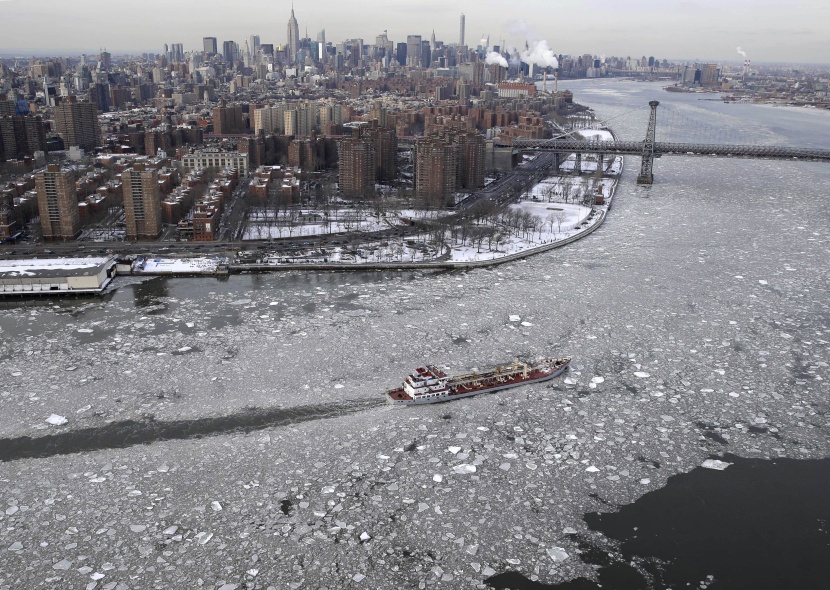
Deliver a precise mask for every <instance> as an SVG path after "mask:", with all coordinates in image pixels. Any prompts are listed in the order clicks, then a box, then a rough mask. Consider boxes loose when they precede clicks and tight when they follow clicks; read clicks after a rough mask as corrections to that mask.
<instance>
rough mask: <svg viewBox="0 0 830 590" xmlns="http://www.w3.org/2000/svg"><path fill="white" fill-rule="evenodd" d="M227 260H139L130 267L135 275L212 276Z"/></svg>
mask: <svg viewBox="0 0 830 590" xmlns="http://www.w3.org/2000/svg"><path fill="white" fill-rule="evenodd" d="M227 262H228V259H227V258H139V259H137V260H136V261H135V262H134V263H133V266H132V270H133V273H135V274H154V275H157V274H214V273H215V272H216V267H217V266H219V265H220V264H227Z"/></svg>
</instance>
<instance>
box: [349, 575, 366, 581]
mask: <svg viewBox="0 0 830 590" xmlns="http://www.w3.org/2000/svg"><path fill="white" fill-rule="evenodd" d="M365 577H366V576H364V575H363V574H355V575H353V576H352V580H354V581H355V582H362V581H363V579H364V578H365Z"/></svg>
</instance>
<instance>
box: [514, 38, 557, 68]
mask: <svg viewBox="0 0 830 590" xmlns="http://www.w3.org/2000/svg"><path fill="white" fill-rule="evenodd" d="M521 57H522V61H523V62H525V63H526V64H536V65H537V66H540V67H543V68H546V67H551V68H558V67H559V60H558V59H556V55H555V54H554V53H553V51H551V49H550V48H549V47H548V42H547V41H545V40H544V39H543V40H541V41H537V42H535V43H534V44H533V45H532V46H531V47H529V48H528V49H525V50H524V51H522V53H521Z"/></svg>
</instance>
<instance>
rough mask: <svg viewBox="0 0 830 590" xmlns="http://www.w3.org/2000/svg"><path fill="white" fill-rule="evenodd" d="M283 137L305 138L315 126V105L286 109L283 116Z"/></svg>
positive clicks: (305, 104) (306, 104) (299, 105)
mask: <svg viewBox="0 0 830 590" xmlns="http://www.w3.org/2000/svg"><path fill="white" fill-rule="evenodd" d="M283 121H284V126H285V135H294V136H301V137H305V136H308V135H311V132H312V131H314V128H315V127H316V126H317V107H316V105H313V104H309V103H303V104H297V105H295V106H293V108H291V109H286V111H285V114H284V116H283Z"/></svg>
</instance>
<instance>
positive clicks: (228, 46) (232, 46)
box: [222, 41, 239, 66]
mask: <svg viewBox="0 0 830 590" xmlns="http://www.w3.org/2000/svg"><path fill="white" fill-rule="evenodd" d="M238 53H239V47H238V46H237V44H236V42H235V41H225V42H223V43H222V57H224V58H225V63H226V64H228V65H229V66H233V65H234V64H235V63H236V56H237V54H238Z"/></svg>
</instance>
